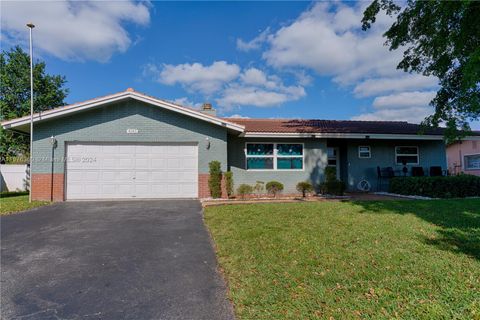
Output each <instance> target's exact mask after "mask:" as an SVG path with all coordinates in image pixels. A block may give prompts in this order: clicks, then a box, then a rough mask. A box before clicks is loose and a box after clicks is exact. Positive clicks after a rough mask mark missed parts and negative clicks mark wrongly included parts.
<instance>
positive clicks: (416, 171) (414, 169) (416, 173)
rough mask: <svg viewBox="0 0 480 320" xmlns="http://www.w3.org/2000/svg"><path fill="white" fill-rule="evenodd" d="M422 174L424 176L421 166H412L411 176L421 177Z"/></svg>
mask: <svg viewBox="0 0 480 320" xmlns="http://www.w3.org/2000/svg"><path fill="white" fill-rule="evenodd" d="M423 176H425V172H424V171H423V167H412V177H423Z"/></svg>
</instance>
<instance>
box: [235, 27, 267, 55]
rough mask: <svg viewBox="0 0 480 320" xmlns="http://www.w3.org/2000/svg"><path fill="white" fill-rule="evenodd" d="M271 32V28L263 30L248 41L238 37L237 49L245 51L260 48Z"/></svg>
mask: <svg viewBox="0 0 480 320" xmlns="http://www.w3.org/2000/svg"><path fill="white" fill-rule="evenodd" d="M269 33H270V28H267V29H265V30H264V31H262V32H261V33H260V34H259V35H258V36H256V37H255V38H253V39H252V40H250V41H248V42H246V41H243V40H242V39H240V38H238V39H237V49H238V50H240V51H244V52H248V51H251V50H257V49H260V47H261V46H262V44H263V43H264V42H265V41H266V40H267V38H268V35H269Z"/></svg>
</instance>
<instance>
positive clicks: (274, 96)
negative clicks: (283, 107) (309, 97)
mask: <svg viewBox="0 0 480 320" xmlns="http://www.w3.org/2000/svg"><path fill="white" fill-rule="evenodd" d="M303 96H305V89H304V88H303V87H300V86H290V87H284V86H280V87H278V88H277V90H276V91H273V90H266V89H263V88H259V87H250V86H246V87H245V86H241V85H233V86H231V87H228V88H226V89H225V90H224V91H223V93H222V96H221V97H220V98H218V99H217V100H216V102H217V103H218V105H220V106H221V107H223V108H224V109H227V110H230V109H232V108H234V107H238V106H256V107H272V106H278V105H280V104H282V103H285V102H287V101H293V100H298V99H300V98H302V97H303Z"/></svg>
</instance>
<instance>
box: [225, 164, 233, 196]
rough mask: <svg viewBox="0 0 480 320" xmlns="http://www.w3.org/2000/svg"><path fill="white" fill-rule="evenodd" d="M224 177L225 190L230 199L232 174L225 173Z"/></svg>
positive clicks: (230, 172) (231, 194)
mask: <svg viewBox="0 0 480 320" xmlns="http://www.w3.org/2000/svg"><path fill="white" fill-rule="evenodd" d="M224 176H225V188H226V189H227V196H228V197H229V198H230V197H231V196H233V172H232V171H227V172H225V174H224Z"/></svg>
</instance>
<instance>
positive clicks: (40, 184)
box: [32, 173, 64, 201]
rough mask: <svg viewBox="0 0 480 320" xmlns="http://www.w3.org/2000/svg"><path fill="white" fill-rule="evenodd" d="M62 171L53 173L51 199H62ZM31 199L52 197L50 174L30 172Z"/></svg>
mask: <svg viewBox="0 0 480 320" xmlns="http://www.w3.org/2000/svg"><path fill="white" fill-rule="evenodd" d="M63 177H64V175H63V173H54V174H53V201H63V200H64V185H63ZM32 199H33V200H46V201H50V200H51V199H52V174H51V173H34V174H32Z"/></svg>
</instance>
